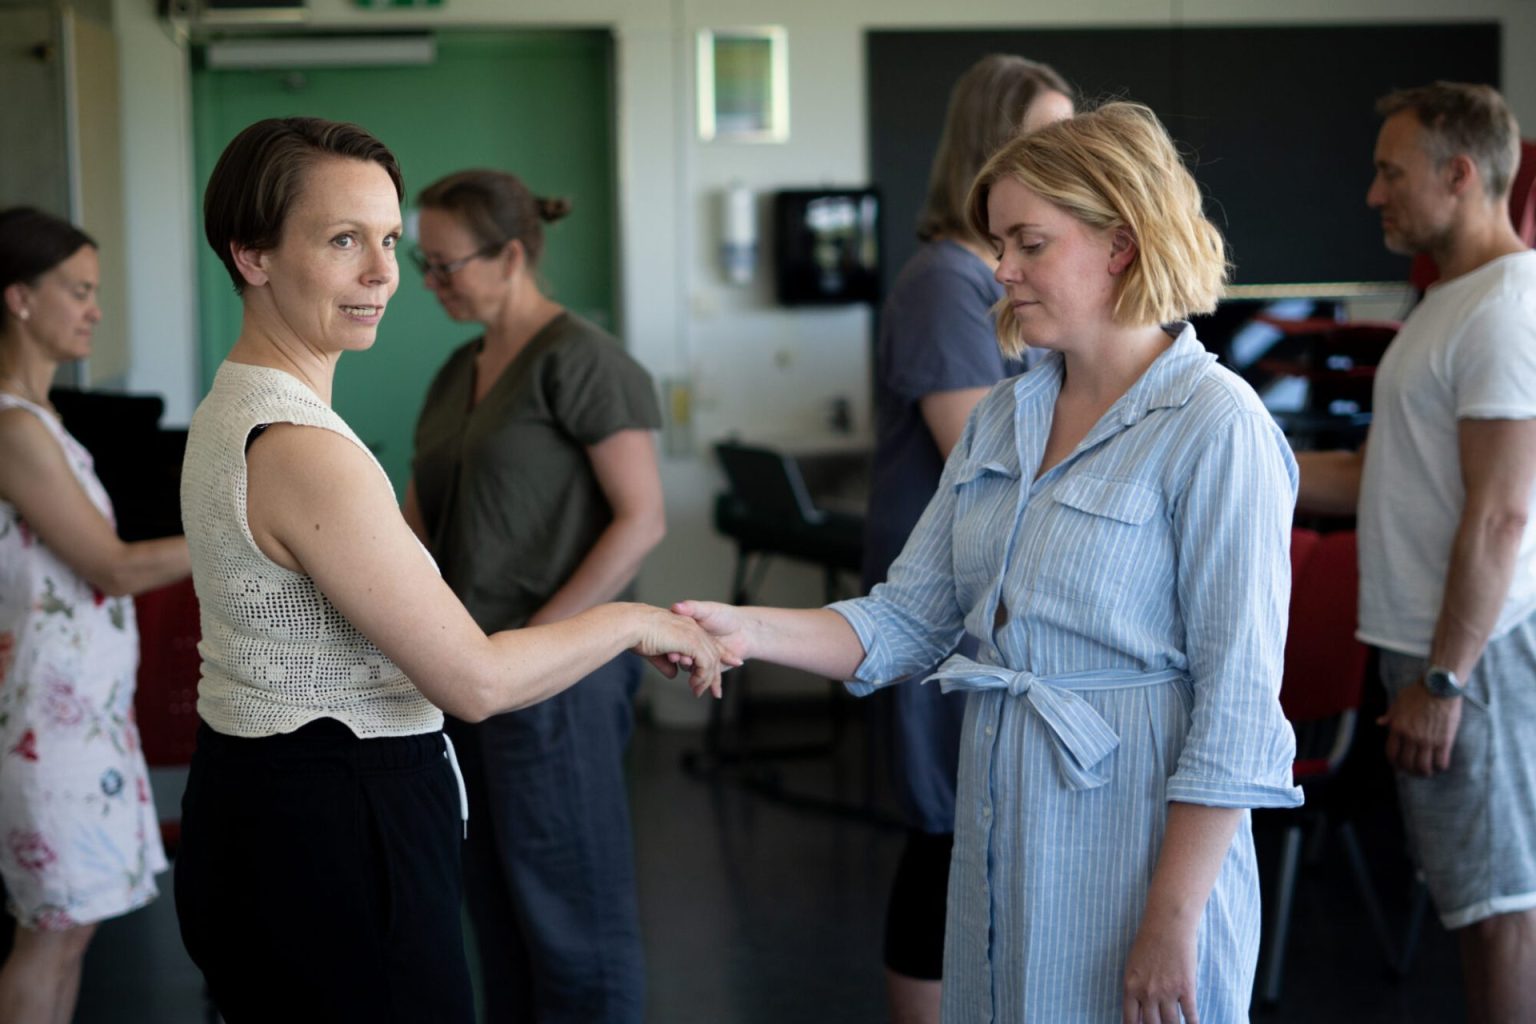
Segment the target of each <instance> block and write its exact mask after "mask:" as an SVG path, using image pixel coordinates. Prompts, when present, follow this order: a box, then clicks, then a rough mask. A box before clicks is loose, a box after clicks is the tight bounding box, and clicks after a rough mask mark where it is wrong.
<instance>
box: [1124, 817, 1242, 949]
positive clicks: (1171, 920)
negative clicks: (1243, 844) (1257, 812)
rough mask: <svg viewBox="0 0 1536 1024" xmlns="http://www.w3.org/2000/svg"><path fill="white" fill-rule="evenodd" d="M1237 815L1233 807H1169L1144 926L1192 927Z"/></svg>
mask: <svg viewBox="0 0 1536 1024" xmlns="http://www.w3.org/2000/svg"><path fill="white" fill-rule="evenodd" d="M1242 816H1243V812H1242V810H1241V809H1239V808H1233V807H1207V806H1204V805H1202V804H1186V803H1177V802H1175V803H1170V804H1169V805H1168V828H1167V831H1166V833H1165V834H1164V836H1163V849H1162V852H1161V853H1160V854H1159V856H1158V859H1157V869H1156V870H1155V871H1154V872H1153V875H1152V885H1151V888H1150V889H1149V890H1148V891H1147V908H1146V913H1145V914H1144V915H1143V918H1142V927H1143V928H1145V927H1147V925H1148V922H1153V923H1156V924H1162V925H1168V924H1175V925H1184V926H1188V927H1190V928H1194V927H1198V925H1199V923H1200V917H1201V915H1202V914H1204V913H1205V904H1206V901H1207V900H1208V899H1210V896H1211V889H1212V888H1213V887H1214V886H1215V884H1216V876H1217V875H1219V874H1220V873H1221V864H1222V861H1223V860H1225V859H1226V856H1227V850H1228V849H1229V848H1230V847H1231V846H1232V836H1233V835H1234V834H1235V833H1236V832H1237V824H1238V822H1239V821H1241V820H1242Z"/></svg>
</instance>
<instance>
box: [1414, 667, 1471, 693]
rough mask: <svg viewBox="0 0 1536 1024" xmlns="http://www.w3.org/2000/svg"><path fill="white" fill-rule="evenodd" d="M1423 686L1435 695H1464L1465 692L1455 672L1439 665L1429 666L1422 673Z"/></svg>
mask: <svg viewBox="0 0 1536 1024" xmlns="http://www.w3.org/2000/svg"><path fill="white" fill-rule="evenodd" d="M1424 688H1425V689H1426V690H1428V691H1429V692H1430V693H1432V694H1434V695H1435V696H1436V697H1464V696H1466V693H1467V691H1466V688H1465V687H1464V686H1462V685H1461V680H1459V679H1457V678H1456V673H1455V672H1452V671H1451V670H1450V669H1448V668H1441V667H1440V666H1439V665H1431V666H1429V669H1428V670H1427V671H1426V672H1425V673H1424Z"/></svg>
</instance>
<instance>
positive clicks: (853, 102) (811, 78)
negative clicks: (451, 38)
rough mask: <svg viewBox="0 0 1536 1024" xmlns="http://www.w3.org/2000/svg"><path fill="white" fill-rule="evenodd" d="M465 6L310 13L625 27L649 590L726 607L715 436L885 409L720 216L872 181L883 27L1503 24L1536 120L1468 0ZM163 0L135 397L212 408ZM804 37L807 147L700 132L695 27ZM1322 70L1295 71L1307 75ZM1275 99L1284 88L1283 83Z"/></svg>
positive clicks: (1521, 108) (1517, 100) (1491, 16)
mask: <svg viewBox="0 0 1536 1024" xmlns="http://www.w3.org/2000/svg"><path fill="white" fill-rule="evenodd" d="M1447 7H1448V5H1447V4H1446V3H1445V2H1444V0H1290V2H1288V3H1286V4H1284V5H1280V4H1276V3H1274V0H1123V2H1117V0H1038V2H1034V3H1021V2H1020V0H972V2H970V3H969V4H967V5H966V6H965V7H964V8H963V9H958V10H957V9H944V8H943V7H941V5H937V4H934V3H932V0H518V2H517V3H516V4H509V3H507V2H506V0H448V3H447V4H446V6H445V7H443V8H441V9H431V10H425V11H422V12H413V11H410V10H404V11H401V10H398V9H396V10H360V9H357V8H356V7H353V6H352V5H351V3H350V2H349V0H311V10H312V24H313V25H314V26H315V27H316V28H330V29H335V28H354V29H359V30H362V29H368V28H380V27H385V26H414V27H443V26H449V25H462V26H484V25H495V26H501V27H511V26H541V25H544V26H567V27H568V26H590V25H600V26H605V27H611V28H612V29H613V30H614V32H615V36H616V39H617V60H618V92H619V114H618V116H619V188H620V209H621V235H622V238H621V246H622V269H623V273H622V278H621V281H622V284H621V287H622V318H623V331H624V334H625V336H626V340H627V342H628V343H629V345H630V347H631V350H632V351H633V352H634V353H635V355H636V356H637V357H638V358H639V359H640V360H641V361H642V362H644V363H645V364H646V365H647V366H648V367H649V368H650V369H651V371H652V372H653V373H654V374H655V375H656V376H657V378H658V379H662V378H669V379H671V378H677V379H688V380H690V381H691V382H692V383H693V386H694V399H695V401H694V409H695V414H696V415H695V421H694V424H693V435H694V439H695V441H696V445H695V451H694V454H693V455H692V456H689V457H683V458H675V459H669V460H668V461H667V463H666V465H665V467H664V475H665V481H666V485H667V491H668V511H669V517H670V523H671V534H670V536H669V537H668V539H667V541H666V542H665V543H664V545H663V548H662V550H661V552H660V553H659V554H658V555H657V556H656V557H654V558H653V559H652V561H651V563H650V565H649V566H648V567H647V570H646V574H645V577H644V579H643V581H642V585H643V593H644V596H645V597H646V598H647V599H649V600H655V601H665V600H668V599H671V598H674V597H678V596H685V595H694V596H711V597H718V596H724V594H725V592H726V590H727V587H728V582H729V568H730V563H729V548H728V547H727V546H726V545H725V544H723V543H722V542H721V541H719V540H718V538H715V537H714V536H713V533H712V531H711V530H710V528H709V521H708V517H709V506H710V502H711V500H712V496H713V494H714V492H715V490H716V489H717V487H718V479H717V476H716V473H715V470H714V469H713V467H712V466H711V465H710V464H709V462H708V458H707V455H708V452H707V442H708V441H710V440H712V439H714V438H716V437H719V436H721V435H723V434H725V433H727V432H730V431H732V430H739V431H741V432H743V433H744V434H745V433H753V434H762V433H769V432H771V433H777V434H782V433H786V432H790V431H796V430H799V431H804V430H805V429H812V428H815V426H816V425H817V424H820V423H821V422H822V421H823V418H824V416H825V411H826V409H827V403H828V402H829V401H830V400H831V399H832V398H833V397H835V396H839V395H843V396H847V397H849V398H850V399H851V400H852V402H853V406H854V409H855V413H856V416H857V417H858V419H859V422H863V421H864V420H865V418H867V416H868V401H869V399H868V386H867V380H868V368H867V355H868V337H867V335H868V315H867V313H866V312H865V311H863V310H860V309H848V310H832V311H821V312H787V311H784V310H782V309H779V308H776V307H774V306H773V305H771V303H770V301H769V299H768V291H767V284H766V282H761V283H759V284H758V285H756V286H752V287H748V288H744V289H739V288H734V287H731V286H728V285H726V284H725V283H723V282H722V280H721V278H720V276H719V274H718V272H717V270H716V269H715V263H714V245H713V241H712V239H711V237H710V235H711V231H712V228H711V225H712V223H713V220H712V214H711V204H712V203H713V202H714V197H715V196H716V195H717V193H718V191H719V190H720V189H722V188H724V187H725V186H726V185H727V184H728V183H729V182H730V181H731V180H733V179H740V180H742V181H743V182H745V183H746V184H747V185H748V186H750V187H752V188H754V189H760V190H765V191H766V190H772V189H777V188H781V187H792V186H796V185H816V184H856V183H862V182H864V181H865V180H866V179H867V173H868V169H867V153H866V151H865V134H866V130H865V124H864V59H863V58H864V39H863V34H864V31H865V30H866V29H867V28H898V27H910V26H922V25H933V24H943V25H948V26H956V27H961V26H968V27H984V26H1005V25H1006V26H1009V27H1019V26H1021V25H1031V24H1035V25H1041V26H1056V27H1060V26H1067V25H1079V26H1081V25H1172V24H1181V23H1182V24H1232V23H1282V24H1283V23H1296V22H1302V23H1361V22H1394V21H1396V22H1412V21H1436V20H1482V21H1486V20H1498V21H1501V22H1502V23H1503V26H1504V47H1505V60H1504V77H1505V88H1506V93H1507V95H1508V96H1509V99H1510V101H1511V103H1512V104H1513V106H1514V108H1515V111H1516V113H1517V114H1518V115H1520V116H1521V117H1522V118H1523V120H1524V122H1525V124H1526V125H1528V126H1536V64H1533V62H1531V61H1529V60H1527V59H1525V58H1524V56H1523V55H1527V54H1530V53H1533V52H1536V3H1532V2H1531V0H1462V2H1461V3H1459V4H1457V5H1456V12H1455V17H1454V18H1449V17H1447V13H1446V12H1447ZM153 10H154V0H115V14H116V18H117V24H118V31H119V38H120V41H121V43H122V63H123V113H124V118H125V130H124V132H123V138H124V153H123V159H124V172H125V182H126V185H127V189H128V194H129V197H130V201H129V204H128V209H129V218H128V219H129V230H128V235H129V245H130V260H131V266H130V268H129V273H130V279H129V289H130V297H131V302H130V324H131V329H132V340H131V344H132V348H133V353H134V372H133V376H132V383H133V385H134V386H135V387H140V388H153V389H155V390H162V391H166V392H168V393H169V394H170V396H171V401H170V407H171V408H172V409H173V410H176V412H177V413H182V414H185V413H189V412H190V409H191V407H192V405H193V404H194V403H195V399H196V395H195V394H194V393H193V390H194V389H195V387H196V375H195V373H194V372H193V369H194V363H193V360H194V358H195V352H196V345H195V344H194V338H193V331H194V323H195V318H194V316H193V313H192V309H193V306H192V303H193V301H194V299H193V274H192V263H193V259H192V252H193V249H192V247H193V246H194V245H195V244H198V243H197V241H196V228H195V225H194V224H193V223H192V217H191V213H192V210H193V208H194V203H195V198H194V183H193V182H191V181H190V180H189V177H190V171H189V168H190V167H191V160H190V156H189V150H190V117H189V114H188V109H187V108H188V102H187V87H186V81H187V78H186V62H185V55H184V52H183V48H182V47H181V46H179V45H178V44H176V43H175V42H173V41H172V40H171V39H170V38H169V37H168V35H167V34H166V31H165V30H164V28H163V26H162V25H161V24H160V22H159V21H158V20H157V19H156V18H155V16H154V14H153ZM761 24H780V25H783V26H785V27H786V28H787V29H788V36H789V65H790V100H789V102H790V116H791V130H792V134H791V138H790V140H789V142H787V143H784V144H782V145H750V144H741V143H735V144H732V143H715V144H709V143H701V142H698V141H697V140H696V139H695V138H694V135H693V131H692V127H693V123H694V122H693V113H692V107H691V103H692V95H693V94H692V88H693V84H692V68H691V62H692V55H693V34H694V33H695V32H696V31H697V30H698V29H701V28H707V27H710V28H721V27H730V26H739V25H761ZM1305 71H1306V69H1305V68H1295V69H1290V70H1289V71H1288V72H1287V73H1289V74H1304V73H1305ZM1276 88H1284V81H1283V80H1277V82H1276ZM770 582H771V584H772V585H771V586H770V588H769V590H768V592H767V594H766V595H765V597H766V599H767V600H771V601H801V602H807V601H813V600H815V599H816V598H817V595H819V592H820V584H819V577H817V576H815V574H813V573H810V572H805V573H795V572H780V573H777V574H774V575H773V576H771V577H770Z"/></svg>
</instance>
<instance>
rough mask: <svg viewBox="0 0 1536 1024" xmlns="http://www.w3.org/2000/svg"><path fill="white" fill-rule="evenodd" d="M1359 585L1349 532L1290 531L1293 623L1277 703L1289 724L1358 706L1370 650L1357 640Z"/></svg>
mask: <svg viewBox="0 0 1536 1024" xmlns="http://www.w3.org/2000/svg"><path fill="white" fill-rule="evenodd" d="M1359 584H1360V573H1359V568H1358V565H1357V563H1356V560H1355V533H1354V531H1353V530H1343V531H1339V532H1337V533H1328V534H1321V535H1319V534H1318V533H1316V532H1314V531H1312V530H1293V531H1291V626H1290V631H1289V632H1288V633H1287V634H1286V638H1285V677H1284V680H1283V681H1282V682H1281V685H1280V705H1281V707H1282V708H1284V709H1285V716H1286V717H1287V718H1289V719H1290V720H1291V721H1292V722H1296V723H1302V722H1315V721H1320V720H1322V719H1326V718H1332V717H1334V716H1335V715H1339V714H1341V713H1343V712H1345V711H1352V710H1356V709H1358V708H1359V707H1360V700H1361V697H1362V695H1363V693H1364V689H1365V666H1366V660H1367V658H1368V656H1369V652H1368V651H1367V650H1366V648H1365V645H1364V644H1362V643H1360V641H1358V640H1356V639H1355V624H1356V606H1357V602H1358V600H1359V594H1358V592H1359Z"/></svg>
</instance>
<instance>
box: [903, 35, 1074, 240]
mask: <svg viewBox="0 0 1536 1024" xmlns="http://www.w3.org/2000/svg"><path fill="white" fill-rule="evenodd" d="M1043 92H1059V93H1061V94H1062V95H1064V96H1067V97H1068V98H1070V97H1071V96H1072V87H1071V86H1070V85H1068V84H1067V80H1066V79H1065V78H1062V77H1061V75H1059V74H1057V73H1056V71H1055V69H1054V68H1052V67H1050V66H1049V65H1047V64H1041V63H1038V62H1036V61H1032V60H1026V59H1025V58H1023V57H1015V56H1013V55H1012V54H1004V53H994V54H990V55H988V56H986V57H983V58H981V60H979V61H977V62H976V63H975V64H972V65H971V67H970V69H969V70H967V71H966V73H965V74H963V75H961V76H960V79H959V81H957V82H955V87H954V89H952V90H951V91H950V94H949V109H948V111H947V112H946V113H945V115H944V133H943V134H942V135H941V136H940V137H939V149H938V152H936V153H934V155H933V166H932V167H931V168H930V169H929V171H928V198H927V200H926V201H925V202H924V203H923V212H922V213H921V214H920V215H919V216H918V221H917V237H918V238H920V239H922V240H923V241H925V242H930V241H932V240H933V239H935V238H939V237H944V236H953V237H957V238H965V237H966V236H968V235H969V234H970V231H971V228H970V225H969V224H968V223H966V219H965V197H966V195H967V193H969V192H970V190H971V182H972V181H973V180H974V179H975V177H976V172H977V171H979V170H981V165H982V164H984V163H986V162H987V157H989V156H991V155H992V154H993V153H995V152H997V151H998V149H999V148H1001V147H1002V145H1003V143H1005V142H1007V141H1008V140H1009V139H1011V138H1013V137H1014V136H1015V135H1017V134H1018V132H1019V129H1020V128H1022V127H1023V126H1024V118H1025V117H1026V116H1027V115H1028V114H1029V108H1030V105H1031V104H1032V103H1034V102H1035V99H1036V98H1037V97H1038V96H1039V95H1040V94H1041V93H1043ZM982 237H986V236H985V235H983V236H982Z"/></svg>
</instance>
